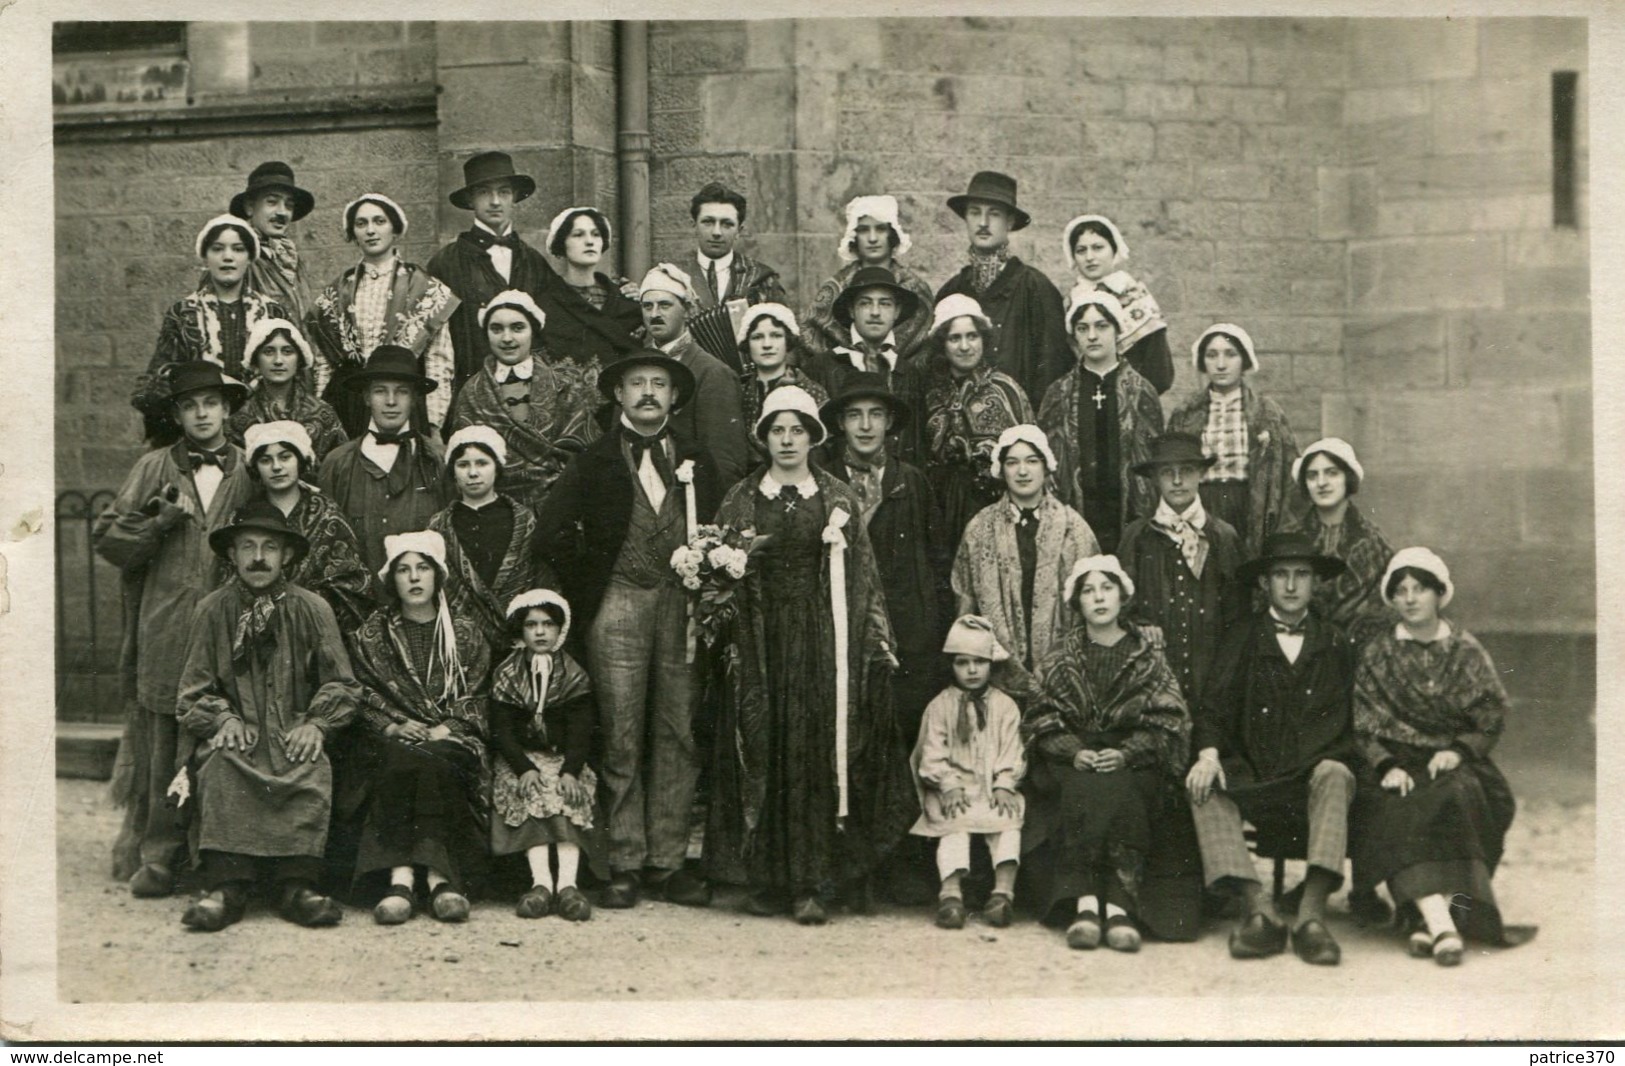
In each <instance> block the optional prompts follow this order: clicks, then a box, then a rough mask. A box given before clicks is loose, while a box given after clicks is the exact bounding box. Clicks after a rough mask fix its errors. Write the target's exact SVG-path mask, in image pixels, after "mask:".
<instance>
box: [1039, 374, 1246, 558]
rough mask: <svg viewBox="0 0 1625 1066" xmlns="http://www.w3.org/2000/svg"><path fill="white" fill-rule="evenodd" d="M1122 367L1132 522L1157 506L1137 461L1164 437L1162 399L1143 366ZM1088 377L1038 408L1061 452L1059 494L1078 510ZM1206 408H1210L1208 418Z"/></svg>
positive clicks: (1120, 417) (1064, 386)
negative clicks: (1082, 404)
mask: <svg viewBox="0 0 1625 1066" xmlns="http://www.w3.org/2000/svg"><path fill="white" fill-rule="evenodd" d="M1121 366H1122V369H1121V370H1119V371H1118V372H1117V429H1118V433H1119V434H1120V435H1121V437H1120V439H1121V445H1120V450H1121V453H1122V458H1123V464H1122V471H1121V478H1122V485H1123V525H1124V526H1127V525H1128V524H1129V523H1130V522H1132V521H1133V520H1134V519H1136V518H1149V517H1151V515H1152V514H1153V513H1155V512H1156V509H1157V490H1156V487H1155V486H1154V485H1152V483H1151V481H1150V480H1149V479H1147V478H1142V477H1139V476H1138V475H1136V474H1135V473H1134V465H1135V464H1136V463H1143V462H1145V461H1146V460H1148V459H1150V458H1151V443H1152V441H1155V440H1156V439H1157V438H1158V437H1159V436H1161V435H1162V401H1161V400H1160V399H1159V398H1158V396H1157V390H1156V389H1154V388H1152V387H1151V383H1150V382H1149V381H1147V380H1145V378H1144V377H1142V376H1141V375H1140V373H1139V372H1138V371H1137V370H1135V369H1134V368H1133V367H1131V366H1129V365H1127V364H1126V363H1125V364H1121ZM1082 377H1083V375H1082V372H1081V371H1079V370H1077V369H1074V370H1073V371H1072V372H1071V373H1069V374H1067V375H1066V377H1064V378H1062V379H1061V380H1060V381H1057V382H1056V383H1055V384H1053V385H1051V386H1050V387H1049V391H1048V392H1046V393H1044V402H1043V403H1042V404H1040V405H1039V409H1038V427H1039V428H1040V429H1042V430H1043V431H1044V432H1045V434H1047V435H1048V436H1049V443H1050V447H1051V448H1053V449H1054V450H1055V460H1056V465H1057V469H1056V471H1055V477H1054V484H1055V494H1056V495H1057V496H1059V497H1060V498H1061V500H1062V502H1064V503H1066V504H1068V505H1069V506H1071V507H1075V508H1081V507H1082V506H1083V489H1082V486H1081V483H1080V482H1079V477H1080V476H1081V475H1080V471H1081V470H1082V458H1083V457H1082V455H1081V453H1080V450H1079V445H1078V441H1079V439H1080V434H1079V430H1078V388H1079V383H1080V381H1081V380H1082ZM1203 402H1204V403H1205V402H1206V401H1205V400H1204V401H1203ZM1206 410H1207V408H1206V407H1204V408H1203V413H1204V417H1205V414H1206ZM1255 554H1256V552H1255Z"/></svg>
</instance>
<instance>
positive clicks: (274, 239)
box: [231, 161, 316, 322]
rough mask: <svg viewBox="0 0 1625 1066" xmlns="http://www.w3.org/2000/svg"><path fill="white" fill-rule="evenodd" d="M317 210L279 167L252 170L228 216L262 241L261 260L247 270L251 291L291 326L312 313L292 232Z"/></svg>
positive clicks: (262, 166)
mask: <svg viewBox="0 0 1625 1066" xmlns="http://www.w3.org/2000/svg"><path fill="white" fill-rule="evenodd" d="M315 206H316V197H315V196H313V195H311V194H310V193H309V192H307V191H306V190H304V189H301V188H300V187H299V186H298V184H297V183H296V182H295V181H294V178H293V168H292V167H290V166H288V164H286V163H282V162H277V161H272V162H269V163H261V164H260V165H259V166H257V167H255V168H254V169H253V171H252V172H251V173H250V174H249V175H248V187H247V188H245V189H244V190H243V191H242V192H240V193H238V194H237V195H236V196H233V197H232V198H231V213H232V214H234V215H236V216H237V217H238V218H243V219H247V220H248V221H249V223H250V224H251V225H252V226H253V227H254V232H255V233H257V234H259V238H260V251H259V255H257V256H255V257H254V261H253V263H252V264H251V265H250V266H249V274H248V285H249V288H250V289H252V290H253V291H254V292H257V293H259V294H260V295H261V296H263V297H265V298H266V299H268V300H271V301H272V302H274V303H277V304H280V305H281V306H282V309H283V310H284V311H287V312H288V317H289V318H290V319H292V320H293V321H295V322H303V321H304V320H305V313H306V312H307V311H309V310H310V288H309V286H308V285H307V284H306V283H305V266H304V264H303V263H302V262H300V260H299V246H298V245H297V244H296V243H294V239H293V233H292V229H293V224H294V223H295V222H298V221H299V220H300V219H302V218H304V217H305V216H306V215H308V214H310V212H311V209H312V208H314V207H315Z"/></svg>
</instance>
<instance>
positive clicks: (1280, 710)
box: [1185, 533, 1358, 966]
mask: <svg viewBox="0 0 1625 1066" xmlns="http://www.w3.org/2000/svg"><path fill="white" fill-rule="evenodd" d="M1262 548H1263V551H1262V553H1261V554H1260V555H1259V557H1258V558H1257V559H1254V560H1252V561H1250V562H1248V563H1245V564H1243V565H1242V566H1241V567H1240V568H1239V570H1238V571H1237V573H1238V576H1239V577H1240V579H1241V580H1242V582H1244V583H1245V584H1247V585H1255V584H1256V585H1257V587H1259V588H1261V589H1263V591H1264V593H1265V595H1266V596H1267V597H1268V599H1269V609H1268V610H1267V611H1265V612H1263V613H1260V614H1255V615H1253V616H1252V617H1251V618H1250V619H1248V620H1247V621H1246V622H1245V623H1243V624H1242V625H1239V626H1236V627H1235V628H1233V629H1231V631H1230V632H1229V633H1228V634H1226V636H1225V638H1224V640H1223V642H1222V643H1221V644H1220V646H1219V654H1218V657H1217V659H1216V660H1215V661H1214V663H1213V667H1212V671H1211V672H1210V673H1209V675H1208V678H1207V681H1206V683H1205V684H1204V685H1203V689H1202V695H1201V697H1200V699H1199V700H1198V702H1197V703H1196V704H1195V705H1194V706H1193V710H1194V712H1195V713H1194V714H1193V715H1192V724H1193V730H1192V735H1191V747H1192V748H1193V749H1195V750H1196V752H1197V757H1196V762H1195V764H1194V765H1193V766H1192V767H1191V769H1190V772H1189V773H1188V774H1187V775H1186V778H1185V787H1186V791H1187V792H1188V793H1189V796H1190V803H1191V815H1192V817H1193V819H1194V820H1195V822H1196V836H1197V840H1198V841H1199V843H1200V846H1201V851H1202V873H1203V877H1204V879H1205V880H1206V882H1207V884H1208V886H1209V888H1211V889H1216V890H1221V891H1225V890H1228V891H1230V892H1233V893H1235V894H1237V895H1239V896H1240V897H1241V899H1242V903H1243V906H1244V910H1245V917H1244V918H1243V919H1242V923H1241V925H1240V926H1238V927H1237V928H1236V929H1235V931H1234V932H1233V933H1232V934H1231V936H1230V954H1231V955H1232V956H1233V957H1235V958H1238V959H1257V958H1263V957H1265V956H1268V955H1275V954H1279V953H1280V952H1282V951H1284V950H1286V945H1287V939H1288V934H1287V926H1286V923H1285V922H1283V921H1282V920H1281V918H1280V917H1279V915H1277V914H1276V911H1275V905H1274V903H1273V901H1272V900H1271V899H1270V894H1269V892H1268V891H1267V890H1266V889H1265V888H1264V886H1263V885H1262V884H1260V883H1259V880H1258V874H1257V872H1256V870H1255V869H1254V866H1253V859H1252V856H1251V855H1250V854H1248V851H1247V841H1246V839H1245V838H1244V837H1243V836H1242V820H1243V819H1246V820H1247V821H1248V822H1251V823H1252V824H1253V826H1254V827H1256V829H1257V831H1258V841H1259V850H1260V852H1262V853H1264V854H1275V855H1281V854H1283V853H1286V854H1290V852H1294V851H1295V852H1297V853H1298V854H1301V855H1303V856H1304V858H1305V859H1306V860H1307V861H1308V873H1307V874H1306V875H1305V877H1304V882H1303V897H1302V901H1301V903H1300V904H1299V908H1298V915H1297V920H1296V923H1295V925H1294V926H1293V928H1292V932H1291V941H1292V950H1293V952H1294V953H1295V954H1296V955H1297V956H1298V957H1299V958H1300V959H1302V960H1303V961H1305V962H1308V963H1313V964H1316V965H1321V966H1334V965H1336V964H1337V962H1338V960H1339V959H1340V958H1341V957H1342V952H1341V950H1340V949H1339V947H1338V945H1337V941H1336V940H1335V939H1333V937H1332V934H1331V932H1330V930H1328V929H1327V928H1326V920H1325V919H1326V898H1327V897H1328V896H1329V895H1331V893H1332V892H1333V891H1335V890H1336V889H1337V887H1338V885H1340V884H1341V883H1342V881H1343V859H1344V856H1345V854H1346V853H1347V851H1348V832H1349V812H1350V809H1351V807H1352V805H1353V802H1354V795H1355V776H1354V771H1353V769H1352V767H1353V766H1354V765H1355V760H1356V759H1357V758H1358V756H1357V754H1356V751H1355V746H1354V729H1353V721H1352V717H1351V705H1352V699H1353V689H1354V661H1353V659H1354V657H1353V653H1352V651H1351V650H1350V646H1349V643H1348V641H1347V640H1346V639H1345V638H1344V636H1343V632H1342V630H1340V629H1338V627H1337V626H1336V625H1334V624H1333V623H1331V622H1329V621H1326V620H1325V619H1322V618H1320V617H1319V616H1318V615H1316V614H1314V613H1313V612H1312V611H1310V609H1309V605H1310V602H1311V600H1312V599H1313V597H1314V593H1315V586H1316V584H1318V583H1319V582H1321V581H1329V580H1331V579H1333V578H1336V577H1337V576H1338V575H1339V574H1341V573H1342V572H1343V570H1344V564H1343V561H1342V560H1341V559H1337V558H1335V557H1333V556H1329V555H1321V554H1319V553H1318V552H1317V551H1316V550H1315V543H1314V541H1313V540H1311V539H1309V537H1307V536H1305V535H1304V534H1302V533H1272V534H1270V535H1269V536H1268V537H1266V538H1264V543H1263V545H1262ZM1300 849H1301V850H1300Z"/></svg>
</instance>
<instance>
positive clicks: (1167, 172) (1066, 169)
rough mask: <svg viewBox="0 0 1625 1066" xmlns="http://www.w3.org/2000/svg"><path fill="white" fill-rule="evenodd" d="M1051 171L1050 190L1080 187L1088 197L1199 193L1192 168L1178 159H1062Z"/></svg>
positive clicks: (1134, 197) (1164, 195)
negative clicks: (1053, 179)
mask: <svg viewBox="0 0 1625 1066" xmlns="http://www.w3.org/2000/svg"><path fill="white" fill-rule="evenodd" d="M1035 163H1036V161H1035ZM1055 168H1056V171H1057V179H1056V180H1055V181H1054V182H1053V187H1055V188H1061V189H1069V188H1075V187H1077V186H1078V185H1079V184H1082V185H1083V186H1084V187H1085V188H1086V189H1087V190H1088V195H1089V196H1090V197H1091V198H1093V197H1095V196H1100V197H1107V198H1115V199H1140V198H1145V197H1156V198H1158V199H1162V198H1166V197H1190V196H1192V195H1193V194H1197V193H1199V191H1200V189H1199V186H1197V185H1196V184H1195V183H1194V182H1193V180H1192V178H1191V173H1192V167H1191V166H1190V165H1188V164H1186V163H1183V162H1181V161H1179V160H1171V161H1170V160H1161V161H1157V162H1142V161H1136V160H1127V159H1097V158H1089V159H1086V160H1075V159H1062V160H1057V161H1056V162H1055Z"/></svg>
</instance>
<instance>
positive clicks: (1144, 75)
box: [1074, 38, 1163, 81]
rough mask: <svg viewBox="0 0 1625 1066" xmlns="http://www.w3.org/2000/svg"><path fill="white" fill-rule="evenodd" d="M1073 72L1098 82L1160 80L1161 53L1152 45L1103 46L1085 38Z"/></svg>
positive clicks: (1079, 48)
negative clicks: (1095, 79)
mask: <svg viewBox="0 0 1625 1066" xmlns="http://www.w3.org/2000/svg"><path fill="white" fill-rule="evenodd" d="M1075 56H1076V63H1075V66H1074V70H1075V71H1076V72H1077V73H1078V74H1081V75H1083V76H1084V77H1086V78H1097V79H1099V80H1101V81H1117V80H1121V79H1125V78H1126V79H1128V80H1130V81H1160V80H1162V66H1163V49H1162V48H1161V47H1160V46H1158V45H1155V44H1103V43H1099V42H1096V41H1094V40H1091V39H1089V38H1084V40H1083V42H1082V43H1081V44H1080V45H1079V46H1078V48H1077V50H1076V52H1075Z"/></svg>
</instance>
